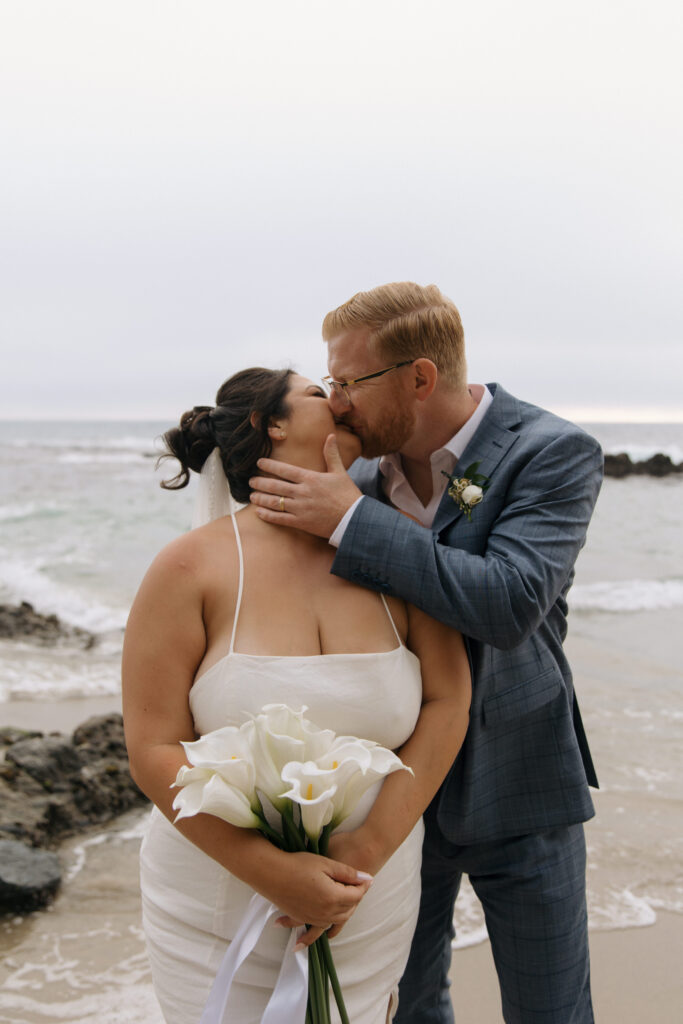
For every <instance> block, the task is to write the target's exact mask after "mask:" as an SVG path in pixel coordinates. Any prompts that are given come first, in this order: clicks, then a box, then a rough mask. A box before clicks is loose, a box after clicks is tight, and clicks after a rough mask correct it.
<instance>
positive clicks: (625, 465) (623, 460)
mask: <svg viewBox="0 0 683 1024" xmlns="http://www.w3.org/2000/svg"><path fill="white" fill-rule="evenodd" d="M633 473H635V474H639V475H644V476H668V475H669V474H670V473H683V463H678V465H677V464H676V463H675V462H672V461H671V458H670V457H669V456H668V455H664V454H663V453H662V452H658V453H657V454H656V455H653V456H652V457H651V458H649V459H643V460H642V461H641V462H633V460H632V459H631V457H630V455H627V454H626V452H621V454H619V455H605V476H613V477H624V476H631V474H633Z"/></svg>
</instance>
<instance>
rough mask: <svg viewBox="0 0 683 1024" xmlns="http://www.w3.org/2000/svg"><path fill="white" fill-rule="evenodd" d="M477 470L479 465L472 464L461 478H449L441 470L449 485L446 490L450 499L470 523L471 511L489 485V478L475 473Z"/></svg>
mask: <svg viewBox="0 0 683 1024" xmlns="http://www.w3.org/2000/svg"><path fill="white" fill-rule="evenodd" d="M478 469H479V463H478V462H473V463H472V465H471V466H468V467H467V469H466V470H465V473H464V475H463V476H451V475H450V474H449V473H445V472H443V470H442V472H443V475H444V476H445V477H447V478H448V480H449V483H450V486H449V488H448V493H449V495H450V497H451V498H452V499H453V501H454V502H455V504H456V505H457V506H458V508H459V509H460V511H461V512H464V513H465V515H466V516H467V519H468V520H469V521H470V522H471V521H472V509H473V508H474V506H475V505H478V504H479V502H480V501H482V500H483V498H484V492H485V491H486V489H487V487H488V485H489V478H488V477H487V476H484V474H483V473H477V470H478Z"/></svg>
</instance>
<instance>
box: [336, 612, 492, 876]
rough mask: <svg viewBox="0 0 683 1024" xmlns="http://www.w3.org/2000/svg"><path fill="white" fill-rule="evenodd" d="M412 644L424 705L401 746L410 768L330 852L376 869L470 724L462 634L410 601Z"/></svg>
mask: <svg viewBox="0 0 683 1024" xmlns="http://www.w3.org/2000/svg"><path fill="white" fill-rule="evenodd" d="M408 646H409V647H410V648H411V650H412V651H413V652H414V653H415V654H416V655H417V656H418V658H419V659H420V666H421V670H422V694H423V696H422V708H421V711H420V715H419V717H418V720H417V724H416V726H415V730H414V732H413V734H412V735H411V736H410V738H409V739H408V740H407V741H406V743H404V745H403V746H402V747H401V749H400V750H399V751H398V754H399V756H400V757H401V760H402V761H403V763H404V764H407V765H409V766H410V767H411V768H412V769H413V771H414V773H415V774H414V776H411V775H410V774H409V773H408V772H394V773H393V774H392V775H390V776H389V777H388V778H387V779H386V780H385V781H384V784H383V786H382V789H381V791H380V794H379V796H378V798H377V800H376V801H375V803H374V805H373V807H372V809H371V811H370V813H369V815H368V817H367V819H366V821H365V822H364V824H363V825H361V826H360V827H359V828H357V829H355V830H354V831H353V832H347V833H338V834H336V835H334V836H333V837H332V840H331V842H330V853H331V854H332V855H333V856H335V857H337V858H341V859H342V860H343V861H344V862H345V863H347V864H352V865H354V866H355V867H358V868H360V869H362V870H364V871H369V872H370V873H372V874H375V873H376V872H377V871H378V870H379V869H380V868H381V867H382V865H383V864H385V863H386V861H387V860H388V859H389V857H390V856H391V855H392V853H394V851H395V850H396V849H397V848H398V847H399V845H400V844H401V843H402V842H403V840H404V839H405V838H406V837H407V836H408V834H409V833H410V831H411V830H412V828H413V827H414V825H415V824H416V822H417V820H418V818H419V817H420V815H421V814H422V813H423V812H424V811H425V809H426V808H427V805H428V804H429V802H430V801H431V799H432V797H433V796H434V795H435V794H436V792H437V790H438V788H439V786H440V785H441V783H442V782H443V780H444V779H445V777H446V775H447V773H448V770H449V769H450V767H451V765H452V764H453V761H454V760H455V758H456V757H457V755H458V752H459V750H460V747H461V746H462V743H463V740H464V739H465V734H466V732H467V727H468V725H469V711H470V702H471V697H472V685H471V677H470V668H469V662H468V659H467V652H466V650H465V644H464V642H463V639H462V636H461V635H460V633H458V632H457V631H456V630H453V629H450V627H448V626H444V625H443V623H440V622H437V621H436V619H432V618H430V617H429V616H428V615H425V613H424V612H422V611H420V610H419V609H418V608H415V607H412V606H408Z"/></svg>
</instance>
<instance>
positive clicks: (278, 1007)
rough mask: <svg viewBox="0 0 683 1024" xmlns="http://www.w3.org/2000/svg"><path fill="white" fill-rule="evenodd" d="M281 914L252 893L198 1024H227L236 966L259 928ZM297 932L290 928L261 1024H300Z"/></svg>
mask: <svg viewBox="0 0 683 1024" xmlns="http://www.w3.org/2000/svg"><path fill="white" fill-rule="evenodd" d="M280 913H282V912H281V911H280V910H278V908H277V907H276V906H275V905H274V904H273V903H271V902H270V901H269V900H267V899H266V898H265V897H264V896H261V894H260V893H257V892H255V893H254V895H253V896H252V897H251V900H250V901H249V906H248V907H247V912H246V914H245V915H244V918H243V920H242V923H241V925H240V927H239V928H238V930H237V932H236V934H235V937H234V938H233V940H232V942H231V943H230V946H229V947H228V950H227V952H226V954H225V956H224V957H223V960H222V962H221V965H220V967H219V968H218V973H217V974H216V977H215V979H214V983H213V985H212V986H211V991H210V992H209V998H208V999H207V1001H206V1006H205V1007H204V1012H203V1013H202V1016H201V1020H200V1022H199V1024H227V1022H228V1021H229V1019H230V1018H229V1016H226V1011H227V1009H228V1001H229V997H230V988H231V986H232V983H233V980H234V978H235V975H236V974H237V972H238V970H239V968H240V966H241V965H242V963H243V962H244V961H245V960H246V958H247V957H248V956H249V954H250V953H251V951H252V950H253V948H254V946H255V945H256V943H257V942H258V940H259V939H260V937H261V933H262V932H263V929H264V928H265V926H266V925H267V924H268V922H269V921H270V919H271V917H273V916H274V915H275V914H280ZM299 935H300V930H299V929H297V928H292V930H291V934H290V936H289V940H288V942H287V946H286V949H285V954H284V956H283V958H282V966H281V968H280V973H279V975H278V979H277V982H276V984H275V988H274V989H273V994H272V995H271V997H270V1000H269V1002H268V1005H267V1007H266V1009H265V1012H264V1014H263V1017H262V1018H261V1024H282V1021H283V1020H286V1021H288V1024H304V1021H305V1019H306V1004H307V1002H308V950H307V949H300V950H297V951H296V952H294V946H295V945H296V943H297V941H298V938H299Z"/></svg>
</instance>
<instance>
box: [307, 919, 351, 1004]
mask: <svg viewBox="0 0 683 1024" xmlns="http://www.w3.org/2000/svg"><path fill="white" fill-rule="evenodd" d="M318 942H319V943H320V949H321V952H322V959H323V964H324V965H325V969H326V971H327V974H328V975H329V979H330V983H331V985H332V991H333V993H334V1000H335V1002H336V1004H337V1009H338V1010H339V1016H340V1017H341V1022H342V1024H349V1015H348V1013H347V1012H346V1006H345V1005H344V997H343V995H342V990H341V985H340V984H339V978H338V977H337V971H336V969H335V966H334V960H333V958H332V950H331V949H330V940H329V939H328V937H327V932H324V933H323V934H322V935H321V936H320V938H319V939H318ZM318 942H316V943H315V945H316V946H317V945H318Z"/></svg>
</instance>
